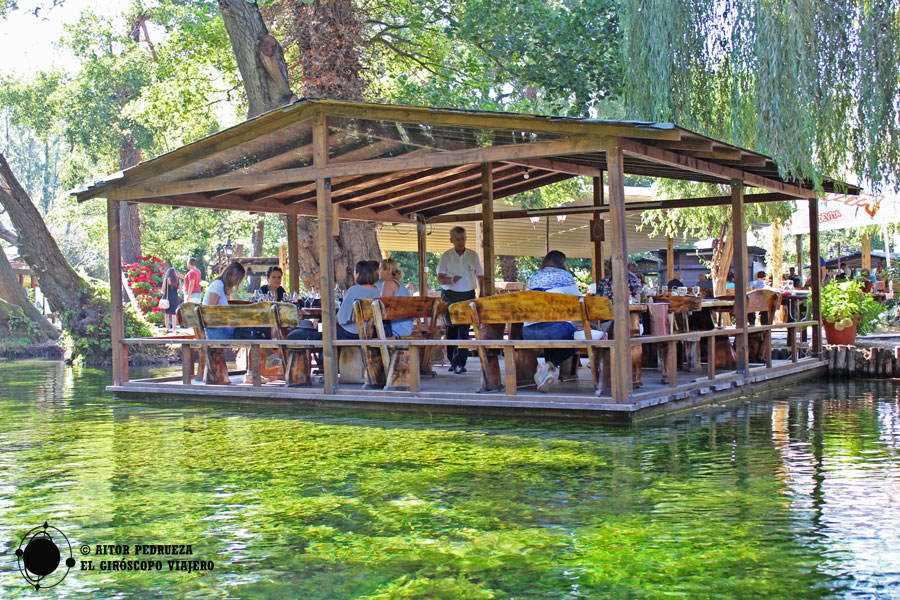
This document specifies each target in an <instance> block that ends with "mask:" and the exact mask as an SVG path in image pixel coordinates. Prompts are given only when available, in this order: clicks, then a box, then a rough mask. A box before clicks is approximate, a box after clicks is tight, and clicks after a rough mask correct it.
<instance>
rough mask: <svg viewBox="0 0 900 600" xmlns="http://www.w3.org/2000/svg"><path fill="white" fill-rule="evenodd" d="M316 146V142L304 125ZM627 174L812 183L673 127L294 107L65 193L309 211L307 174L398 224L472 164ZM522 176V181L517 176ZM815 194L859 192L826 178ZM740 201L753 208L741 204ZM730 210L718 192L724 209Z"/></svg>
mask: <svg viewBox="0 0 900 600" xmlns="http://www.w3.org/2000/svg"><path fill="white" fill-rule="evenodd" d="M316 119H319V121H318V122H319V123H322V122H323V121H324V125H325V131H327V142H326V143H325V144H324V145H320V146H319V147H317V145H316V143H315V142H314V135H313V130H314V128H315V123H314V121H315V120H316ZM611 147H616V148H618V149H620V150H621V151H622V153H623V155H624V170H625V172H626V173H631V174H635V175H646V176H652V177H664V178H672V179H684V180H691V181H703V182H710V183H728V182H730V181H733V180H740V181H742V182H743V183H744V184H745V185H746V186H748V187H756V188H762V189H765V190H768V191H769V192H772V193H771V194H768V195H767V198H766V199H765V201H774V200H781V199H787V198H810V197H815V195H816V193H815V192H814V191H813V184H812V182H811V181H799V182H791V181H786V180H785V179H782V177H781V175H780V174H779V170H778V167H777V165H776V164H775V163H774V162H773V161H772V160H771V159H770V158H769V157H766V156H763V155H761V154H758V153H756V152H751V151H749V150H745V149H743V148H738V147H736V146H733V145H730V144H727V143H724V142H720V141H717V140H714V139H712V138H709V137H706V136H703V135H700V134H698V133H695V132H692V131H690V130H687V129H684V128H682V127H678V126H675V125H672V124H670V123H654V122H646V121H609V120H597V119H575V118H564V117H550V116H536V115H523V114H514V113H497V112H486V111H472V110H453V109H438V108H425V107H414V106H397V105H381V104H371V103H364V102H341V101H334V100H317V99H310V98H307V99H302V100H299V101H297V102H295V103H293V104H290V105H287V106H284V107H282V108H279V109H276V110H273V111H271V112H268V113H265V114H263V115H260V116H259V117H256V118H254V119H250V120H248V121H245V122H243V123H240V124H238V125H235V126H234V127H231V128H228V129H225V130H223V131H220V132H218V133H216V134H213V135H210V136H208V137H206V138H203V139H201V140H198V141H196V142H194V143H191V144H188V145H186V146H183V147H181V148H178V149H177V150H174V151H172V152H169V153H167V154H164V155H162V156H159V157H157V158H154V159H151V160H148V161H145V162H142V163H140V164H139V165H136V166H134V167H131V168H129V169H127V170H125V171H122V172H120V173H117V174H115V175H112V176H110V177H107V178H104V179H101V180H99V181H96V182H94V183H92V184H89V185H87V186H85V187H83V188H80V189H78V190H75V191H74V192H73V193H74V194H75V195H76V196H77V197H78V199H79V200H87V199H89V198H93V197H102V196H105V197H107V198H109V199H110V200H127V201H131V202H147V203H155V204H167V205H172V206H193V207H198V208H213V209H230V210H242V211H254V212H277V213H288V214H307V215H314V214H316V189H315V180H316V179H317V178H321V179H327V180H328V181H329V183H330V186H331V187H330V190H331V201H332V202H333V203H334V204H335V206H336V207H337V208H336V213H335V216H336V217H338V218H344V219H359V220H371V221H386V222H395V223H402V222H408V221H410V219H411V218H412V217H413V216H414V215H421V216H422V217H424V218H425V219H428V218H431V217H434V216H437V215H443V214H446V213H451V212H453V211H457V210H459V209H462V208H466V207H470V206H474V205H476V204H478V203H480V202H481V167H480V165H481V164H483V163H489V164H490V165H491V169H492V172H493V182H494V192H493V195H494V198H503V197H507V196H510V195H513V194H517V193H520V192H524V191H528V190H531V189H535V188H538V187H541V186H544V185H547V184H549V183H553V182H557V181H563V180H565V179H569V178H571V177H575V176H594V177H596V176H599V175H600V174H601V173H602V172H603V171H605V170H606V168H607V164H606V151H607V150H608V149H609V148H611ZM526 175H528V177H525V176H526ZM823 187H824V189H825V191H829V192H830V191H835V190H837V189H839V188H841V191H845V192H849V193H857V192H858V189H857V188H855V187H854V186H848V185H845V184H841V183H840V182H836V181H834V180H830V179H826V180H825V181H824V182H823ZM748 201H751V200H748ZM728 202H730V200H729V199H728V198H725V197H723V198H722V199H721V204H727V203H728Z"/></svg>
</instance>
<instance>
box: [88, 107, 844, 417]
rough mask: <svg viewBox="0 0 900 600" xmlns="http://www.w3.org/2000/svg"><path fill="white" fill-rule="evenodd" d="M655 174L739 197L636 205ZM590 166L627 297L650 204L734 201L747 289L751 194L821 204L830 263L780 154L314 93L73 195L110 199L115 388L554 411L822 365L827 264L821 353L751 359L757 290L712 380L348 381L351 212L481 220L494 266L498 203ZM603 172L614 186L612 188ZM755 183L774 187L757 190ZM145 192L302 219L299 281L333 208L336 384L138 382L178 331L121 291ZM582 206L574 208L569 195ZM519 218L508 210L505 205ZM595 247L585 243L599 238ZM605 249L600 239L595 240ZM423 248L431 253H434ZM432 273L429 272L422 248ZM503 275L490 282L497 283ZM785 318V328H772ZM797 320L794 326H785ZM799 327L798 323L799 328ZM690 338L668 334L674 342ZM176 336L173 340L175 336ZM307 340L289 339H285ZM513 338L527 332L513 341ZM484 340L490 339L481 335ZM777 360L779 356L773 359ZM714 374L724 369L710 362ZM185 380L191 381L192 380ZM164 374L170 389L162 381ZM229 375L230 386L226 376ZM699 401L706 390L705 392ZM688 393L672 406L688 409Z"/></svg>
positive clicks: (816, 341) (369, 216)
mask: <svg viewBox="0 0 900 600" xmlns="http://www.w3.org/2000/svg"><path fill="white" fill-rule="evenodd" d="M626 173H629V174H635V175H646V176H651V177H662V178H672V179H681V180H688V181H702V182H710V183H718V184H726V185H730V188H731V193H730V194H729V195H725V196H717V197H705V198H684V199H677V200H661V201H660V200H654V201H643V202H629V203H627V204H626V202H625V195H624V175H625V174H626ZM577 176H581V177H591V178H593V184H594V197H593V202H591V203H590V204H585V205H582V206H579V207H577V209H576V210H578V211H580V212H583V213H585V214H590V215H592V216H593V217H594V218H596V219H597V220H598V221H599V218H600V217H601V216H602V217H604V218H606V219H608V231H609V234H610V238H611V239H610V244H609V258H611V259H612V260H611V264H612V275H613V281H614V297H615V298H627V297H628V294H627V291H626V281H627V278H626V275H625V273H626V260H627V257H628V248H627V247H626V246H627V221H626V218H627V215H628V213H630V212H639V211H644V210H665V209H668V208H676V207H691V206H710V205H730V206H731V208H732V213H733V215H734V218H733V230H732V236H733V239H734V243H735V252H734V272H735V274H736V281H735V286H736V288H737V289H738V290H742V289H745V285H746V283H747V282H746V281H745V279H746V272H747V269H746V261H747V254H746V252H747V250H746V237H745V236H746V232H745V230H744V227H743V214H744V206H745V204H747V203H751V202H773V201H781V200H791V199H800V200H806V201H808V204H809V213H810V222H811V223H813V228H812V232H811V236H812V238H811V239H812V243H811V255H812V256H811V262H812V264H817V263H818V261H819V257H818V231H817V224H818V222H819V220H818V216H817V210H818V203H817V196H818V195H819V192H817V191H816V190H814V186H813V183H812V182H811V181H789V180H787V179H785V178H783V177H782V176H781V175H780V172H779V169H778V165H776V164H775V163H774V162H773V161H772V159H771V158H769V157H766V156H763V155H761V154H758V153H755V152H751V151H749V150H745V149H742V148H738V147H735V146H732V145H730V144H727V143H724V142H721V141H718V140H715V139H712V138H709V137H706V136H703V135H700V134H698V133H695V132H693V131H689V130H687V129H684V128H682V127H678V126H676V125H673V124H669V123H654V122H640V121H611V120H596V119H576V118H564V117H552V116H537V115H524V114H513V113H497V112H485V111H472V110H455V109H438V108H426V107H416V106H396V105H380V104H372V103H362V102H343V101H333V100H319V99H309V98H307V99H301V100H299V101H297V102H295V103H293V104H290V105H287V106H285V107H282V108H280V109H277V110H273V111H271V112H268V113H265V114H263V115H261V116H259V117H256V118H254V119H251V120H248V121H245V122H243V123H240V124H238V125H236V126H234V127H231V128H229V129H226V130H224V131H221V132H219V133H216V134H214V135H211V136H209V137H206V138H203V139H201V140H198V141H196V142H194V143H191V144H188V145H186V146H184V147H181V148H179V149H177V150H174V151H172V152H169V153H167V154H164V155H162V156H159V157H157V158H154V159H151V160H148V161H145V162H143V163H141V164H139V165H137V166H135V167H132V168H130V169H127V170H126V171H123V172H121V173H118V174H115V175H113V176H110V177H108V178H105V179H103V180H100V181H97V182H95V183H92V184H90V185H87V186H85V187H83V188H81V189H79V190H76V191H75V192H74V194H75V195H76V196H77V197H78V199H79V200H80V201H84V200H88V199H90V198H96V197H105V198H106V199H107V206H108V225H109V247H110V252H109V256H110V274H111V275H110V277H111V282H110V283H111V301H112V302H111V304H112V342H113V371H114V375H113V385H112V386H111V388H110V389H111V390H113V391H115V392H116V393H147V392H150V393H162V394H166V395H169V396H171V395H173V394H189V395H215V396H222V397H224V396H232V397H241V398H258V399H261V400H265V399H267V398H268V399H272V400H277V399H282V400H292V401H296V400H297V399H313V400H315V401H317V402H319V403H322V402H328V403H334V404H340V403H341V402H342V401H343V402H348V403H354V402H362V403H364V402H372V401H376V402H382V403H385V404H390V405H393V406H398V405H403V404H407V405H409V404H415V405H427V406H432V407H433V406H437V405H448V404H455V405H459V406H462V407H463V409H465V408H466V407H467V406H468V407H471V406H477V407H479V408H482V409H486V408H491V407H493V408H497V409H499V410H507V411H508V410H513V409H515V410H517V411H522V410H527V409H529V408H534V409H537V410H541V411H544V412H554V411H557V412H559V411H563V412H564V411H570V412H571V411H575V412H584V411H588V412H590V411H593V412H594V413H609V412H617V411H618V413H619V414H632V413H635V412H637V411H640V410H642V409H645V408H648V407H651V406H655V405H659V404H661V403H667V402H672V401H676V400H679V399H680V400H685V401H696V398H697V397H698V395H699V394H701V393H706V392H712V393H710V394H709V396H708V397H710V398H711V397H713V396H715V394H716V393H722V392H724V393H731V394H734V393H735V390H739V389H743V388H745V387H747V386H750V387H753V386H755V385H758V384H760V382H762V381H764V380H769V379H772V378H776V377H783V376H796V375H798V374H801V373H807V374H808V372H809V371H813V370H815V369H819V368H821V367H822V364H823V363H822V362H821V360H820V356H821V336H820V324H821V322H820V318H819V306H818V292H819V281H818V270H813V273H814V278H813V291H812V311H813V312H812V314H813V321H811V322H806V323H800V324H795V325H794V327H805V326H812V328H813V337H812V346H811V351H810V354H809V356H808V357H806V358H803V359H800V360H798V359H797V357H796V354H795V356H794V360H793V361H792V362H790V363H789V364H788V365H786V366H779V367H777V368H776V367H773V366H771V365H767V366H766V368H764V369H762V370H758V369H755V370H751V369H750V367H749V361H748V353H747V352H748V351H747V341H748V334H749V333H751V332H753V331H755V330H759V326H757V327H756V328H754V327H751V326H749V325H748V323H747V317H746V314H747V311H746V307H745V297H744V296H743V295H742V294H737V296H736V297H735V301H734V304H735V306H734V309H735V310H734V314H735V315H736V326H735V327H734V328H729V329H727V330H719V331H718V333H717V334H718V335H720V336H721V335H729V336H731V337H732V338H734V340H735V344H734V345H735V348H736V349H737V356H738V359H737V369H736V370H735V371H734V372H732V373H728V374H719V375H716V376H715V377H710V379H709V380H708V381H706V382H691V383H690V384H684V385H680V386H674V387H673V386H671V385H670V386H669V387H662V388H661V389H649V390H648V389H645V391H642V392H641V393H640V394H638V393H636V392H635V390H633V389H632V382H631V379H630V377H629V374H628V373H627V369H620V370H619V371H621V372H615V373H613V381H612V392H611V397H609V398H605V399H598V398H596V397H594V396H593V394H589V395H584V394H582V395H577V394H576V395H575V396H573V397H572V398H571V399H570V401H566V402H559V403H554V402H553V401H552V400H548V398H547V396H546V395H543V396H538V395H537V394H535V395H533V396H526V395H523V394H519V395H518V396H515V397H512V398H510V397H509V396H504V395H503V394H502V393H499V394H490V395H488V394H485V395H481V396H473V395H469V394H465V393H458V394H447V393H444V392H440V391H428V390H424V389H423V390H419V391H413V392H405V393H399V392H398V393H394V394H391V393H388V392H379V393H373V392H372V391H367V392H366V393H365V394H361V393H360V392H359V391H358V390H353V389H349V388H348V387H347V386H340V387H339V386H338V385H337V383H338V379H337V373H336V364H337V363H336V361H335V360H334V359H335V348H336V346H338V345H366V344H377V342H359V341H344V340H342V341H338V342H336V341H335V335H334V332H335V327H336V323H335V318H334V316H333V315H334V313H335V311H334V304H335V299H334V298H333V297H331V296H332V295H331V294H330V293H329V291H330V290H332V289H334V283H335V282H334V271H333V264H334V260H333V244H332V243H330V240H331V238H332V236H333V235H335V234H336V233H337V227H336V222H337V220H339V219H355V220H366V221H376V222H384V223H414V224H416V227H417V232H418V239H419V242H420V245H419V247H420V248H422V247H423V246H424V239H425V231H426V227H427V226H428V223H430V222H432V223H433V222H439V221H442V220H444V221H446V220H448V219H449V220H460V221H461V220H479V221H481V223H482V224H483V242H482V243H483V260H484V264H485V271H486V272H493V265H494V230H495V225H494V223H495V214H494V199H496V198H502V197H506V196H510V195H513V194H517V193H520V192H524V191H527V190H531V189H534V188H537V187H540V186H544V185H547V184H550V183H554V182H558V181H563V180H565V179H569V178H572V177H577ZM604 178H605V180H606V181H605V182H606V183H608V190H609V191H608V194H604V193H603V190H604ZM745 188H754V189H756V190H760V191H759V193H753V194H746V195H745ZM822 191H824V192H832V191H841V192H844V193H851V194H855V193H858V192H859V190H858V189H857V188H855V187H853V186H850V185H846V184H843V183H841V182H838V181H834V180H828V179H826V180H825V181H823V183H822ZM125 201H127V202H140V203H153V204H164V205H170V206H192V207H197V208H209V209H216V210H241V211H253V212H273V213H281V214H285V215H286V216H287V219H288V223H289V227H288V236H289V237H288V242H289V244H288V245H289V252H288V254H289V257H288V259H289V264H290V267H291V268H290V269H289V271H290V283H291V287H292V288H293V289H297V283H298V281H297V277H298V269H297V268H296V265H297V238H296V227H291V226H290V224H291V223H294V222H295V221H294V219H296V218H297V216H298V215H309V216H314V217H317V219H318V236H319V244H318V248H319V249H318V253H319V256H318V258H319V264H320V265H322V266H323V268H322V269H320V275H319V289H320V290H321V291H322V293H323V294H322V295H323V298H322V309H323V323H322V325H323V342H322V348H323V355H324V359H325V360H324V370H325V373H324V375H325V377H324V385H323V387H322V388H321V389H314V390H310V389H305V390H299V389H285V388H281V389H280V390H277V391H276V390H272V389H269V388H262V389H256V388H246V387H243V386H240V388H239V389H238V386H231V387H233V388H234V389H217V390H211V389H202V386H198V385H187V384H190V380H189V379H188V380H187V381H186V382H185V385H176V384H175V383H173V382H172V379H173V378H169V379H168V380H167V381H166V382H161V383H159V384H158V385H156V386H155V387H154V385H151V384H150V383H148V382H132V381H129V380H128V368H127V346H128V345H129V344H140V343H162V342H163V340H155V341H154V340H151V339H125V337H124V327H123V318H122V309H121V306H122V302H121V297H120V296H121V293H120V292H121V281H120V277H121V270H120V269H119V268H118V265H119V264H120V262H121V261H120V250H119V248H120V239H119V238H120V229H119V203H120V202H125ZM465 208H472V209H474V210H473V211H472V213H471V215H469V216H466V217H462V218H460V217H450V218H448V217H446V215H448V214H449V213H453V212H454V211H459V210H460V209H465ZM569 210H572V207H569ZM504 216H508V215H504ZM589 243H591V242H590V241H589V240H588V239H585V244H589ZM593 244H594V247H595V249H596V250H595V252H594V254H593V256H594V258H595V264H596V263H598V262H599V261H597V260H596V259H597V258H599V255H600V252H601V245H600V243H599V241H596V240H595V241H594V242H593ZM420 254H424V253H420ZM419 280H420V282H423V281H424V263H423V261H421V260H420V266H419ZM492 284H493V282H491V281H485V286H486V290H485V293H486V294H491V293H493V290H492V289H491V288H492V287H493V285H492ZM613 315H614V319H613V321H614V325H613V331H614V334H615V335H614V340H612V341H595V342H592V344H594V345H605V346H608V347H610V348H611V349H612V352H614V355H615V356H617V357H626V356H630V349H631V346H632V344H636V343H646V341H645V340H644V339H643V338H639V339H635V340H633V339H632V338H631V336H630V332H629V306H628V305H627V303H625V302H616V303H614V304H613ZM769 327H774V326H769ZM780 327H784V326H780ZM791 331H793V330H791ZM677 340H678V336H677V335H670V336H668V337H662V338H660V339H658V340H653V341H658V342H664V343H669V344H674V342H675V341H677ZM169 343H171V342H169ZM292 343H293V344H298V345H299V344H302V343H303V342H282V344H286V345H289V344H292ZM508 343H509V344H511V343H512V342H508ZM473 344H475V345H477V344H478V342H473ZM770 362H771V361H770ZM710 372H711V375H712V369H710ZM174 379H178V382H177V383H179V384H180V382H181V380H180V378H174ZM160 385H163V386H164V387H163V388H160V387H159V386H160ZM221 387H228V386H221ZM692 399H693V400H692ZM674 404H675V403H673V405H674Z"/></svg>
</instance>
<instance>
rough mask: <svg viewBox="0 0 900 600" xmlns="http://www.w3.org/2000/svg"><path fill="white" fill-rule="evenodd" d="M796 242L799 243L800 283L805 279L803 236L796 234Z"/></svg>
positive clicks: (798, 268) (798, 269) (798, 265)
mask: <svg viewBox="0 0 900 600" xmlns="http://www.w3.org/2000/svg"><path fill="white" fill-rule="evenodd" d="M794 243H795V244H796V245H797V248H796V251H797V277H799V278H800V283H801V284H803V282H804V281H805V280H804V279H803V236H800V235H795V236H794ZM811 268H815V266H811Z"/></svg>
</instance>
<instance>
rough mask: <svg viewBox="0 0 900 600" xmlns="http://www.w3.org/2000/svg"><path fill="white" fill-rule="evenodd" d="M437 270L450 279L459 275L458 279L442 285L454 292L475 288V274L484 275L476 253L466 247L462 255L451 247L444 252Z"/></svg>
mask: <svg viewBox="0 0 900 600" xmlns="http://www.w3.org/2000/svg"><path fill="white" fill-rule="evenodd" d="M437 272H438V274H439V275H441V274H443V275H447V276H448V277H450V278H451V279H452V278H453V276H454V275H459V277H460V279H459V281H457V282H456V283H451V284H446V285H443V286H442V287H443V288H444V289H445V290H452V291H454V292H470V291H472V290H474V289H476V288H477V287H478V278H477V276H478V275H484V269H483V268H482V267H481V261H480V260H479V259H478V254H476V253H475V252H474V251H473V250H469V249H468V248H466V251H465V252H463V253H462V256H460V255H459V254H457V252H456V250H455V249H453V248H450V249H449V250H447V251H446V252H444V254H443V255H441V261H440V262H439V263H438V266H437Z"/></svg>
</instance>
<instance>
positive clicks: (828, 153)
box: [620, 0, 900, 189]
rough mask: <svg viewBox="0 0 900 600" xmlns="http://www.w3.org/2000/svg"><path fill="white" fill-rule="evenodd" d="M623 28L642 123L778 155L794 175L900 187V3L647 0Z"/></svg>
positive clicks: (625, 11)
mask: <svg viewBox="0 0 900 600" xmlns="http://www.w3.org/2000/svg"><path fill="white" fill-rule="evenodd" d="M620 18H621V22H622V32H623V38H622V40H623V59H624V64H625V79H624V84H625V96H626V99H627V101H628V106H629V107H630V108H631V109H632V110H633V111H634V112H635V114H638V115H640V116H641V117H643V118H650V119H657V120H672V121H675V122H677V123H678V124H680V125H682V126H685V127H689V128H692V129H697V130H699V131H701V132H702V133H704V134H706V135H710V136H713V137H717V138H720V139H724V140H728V141H731V142H732V143H734V144H736V145H739V146H743V147H748V148H752V149H754V150H756V151H759V152H763V153H766V154H769V155H771V156H773V157H774V158H775V159H776V161H777V162H778V163H779V165H780V167H781V168H782V172H783V175H785V176H790V177H808V178H811V179H812V180H813V181H814V182H816V183H817V184H819V183H820V182H821V177H822V176H823V175H826V174H827V175H831V176H835V175H838V176H839V175H846V174H847V173H848V172H854V173H855V174H856V175H857V177H858V178H859V180H860V181H861V182H863V183H865V184H868V185H870V186H872V187H873V188H875V189H877V188H879V187H880V186H882V185H885V184H887V183H889V182H890V183H893V184H894V185H900V178H898V177H897V175H898V173H900V3H898V2H897V1H896V0H876V1H873V2H861V1H859V0H799V1H798V0H727V1H726V2H720V1H718V0H685V1H683V2H654V1H651V0H637V1H635V2H623V3H621V4H620ZM848 161H849V163H848Z"/></svg>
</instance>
